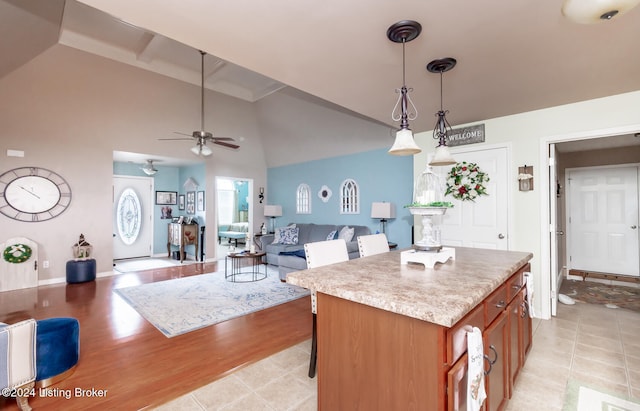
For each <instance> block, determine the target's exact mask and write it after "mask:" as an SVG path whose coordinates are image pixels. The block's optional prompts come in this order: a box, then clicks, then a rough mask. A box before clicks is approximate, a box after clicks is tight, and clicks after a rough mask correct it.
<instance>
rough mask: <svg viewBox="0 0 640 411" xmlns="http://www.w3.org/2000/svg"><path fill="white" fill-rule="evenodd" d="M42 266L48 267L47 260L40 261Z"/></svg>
mask: <svg viewBox="0 0 640 411" xmlns="http://www.w3.org/2000/svg"><path fill="white" fill-rule="evenodd" d="M42 268H49V260H44V261H43V262H42Z"/></svg>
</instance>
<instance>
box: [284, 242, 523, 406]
mask: <svg viewBox="0 0 640 411" xmlns="http://www.w3.org/2000/svg"><path fill="white" fill-rule="evenodd" d="M455 253H456V254H455V255H456V257H455V260H450V261H448V262H447V263H445V264H437V265H436V266H435V267H434V268H433V269H431V268H427V269H425V268H424V266H422V265H417V264H408V265H401V264H400V252H399V251H395V252H389V253H383V254H378V255H374V256H370V257H365V258H359V259H354V260H350V261H348V262H344V263H338V264H333V265H329V266H324V267H319V268H314V269H309V270H303V271H298V272H293V273H289V274H288V275H287V282H289V283H291V284H295V285H298V286H301V287H305V288H308V289H312V290H316V292H317V293H318V307H317V313H318V314H317V327H318V409H319V410H358V409H360V410H376V409H379V410H394V409H398V410H430V411H431V410H445V409H451V410H453V409H459V408H464V406H466V404H462V402H463V401H466V400H465V399H466V387H465V386H466V373H465V366H466V354H465V351H466V341H465V340H466V330H467V327H468V326H477V327H478V328H480V329H481V330H482V331H483V339H484V340H485V354H487V357H488V359H487V366H486V367H485V369H487V370H488V369H489V367H491V368H492V369H493V370H492V372H491V373H490V374H489V375H488V376H487V378H486V385H487V393H488V399H487V402H486V404H485V405H486V406H487V407H488V408H487V410H498V409H501V408H503V407H504V406H505V404H506V401H507V399H508V397H509V395H510V392H511V387H512V385H513V381H514V380H515V377H516V376H517V371H518V370H519V369H520V368H521V367H522V365H523V363H524V357H525V355H526V352H528V350H529V348H530V345H531V343H530V341H531V329H530V328H531V322H530V318H529V316H528V314H527V307H526V303H527V301H526V287H525V283H526V281H525V272H527V271H528V270H529V268H528V267H529V265H528V262H529V260H530V259H531V258H532V254H531V253H526V252H512V251H499V250H484V249H473V248H456V250H455ZM527 320H528V321H527ZM489 364H491V365H490V366H489ZM496 370H497V371H496ZM463 387H464V390H463Z"/></svg>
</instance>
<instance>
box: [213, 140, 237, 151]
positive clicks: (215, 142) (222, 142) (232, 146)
mask: <svg viewBox="0 0 640 411" xmlns="http://www.w3.org/2000/svg"><path fill="white" fill-rule="evenodd" d="M213 144H217V145H219V146H225V147H229V148H233V149H237V148H240V146H239V145H237V144H231V143H225V142H224V141H217V140H216V141H214V142H213Z"/></svg>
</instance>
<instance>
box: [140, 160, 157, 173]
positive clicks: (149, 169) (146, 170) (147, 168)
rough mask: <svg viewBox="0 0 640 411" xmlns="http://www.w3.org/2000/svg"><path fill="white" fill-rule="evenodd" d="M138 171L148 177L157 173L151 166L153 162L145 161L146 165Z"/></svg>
mask: <svg viewBox="0 0 640 411" xmlns="http://www.w3.org/2000/svg"><path fill="white" fill-rule="evenodd" d="M140 170H142V171H144V173H145V174H146V175H148V176H152V175H154V174H155V173H157V172H158V170H156V168H155V167H154V166H153V160H147V163H146V164H145V165H143V166H142V167H140Z"/></svg>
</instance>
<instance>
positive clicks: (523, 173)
mask: <svg viewBox="0 0 640 411" xmlns="http://www.w3.org/2000/svg"><path fill="white" fill-rule="evenodd" d="M518 189H519V190H520V191H530V190H533V166H527V165H526V164H525V165H524V167H518Z"/></svg>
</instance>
